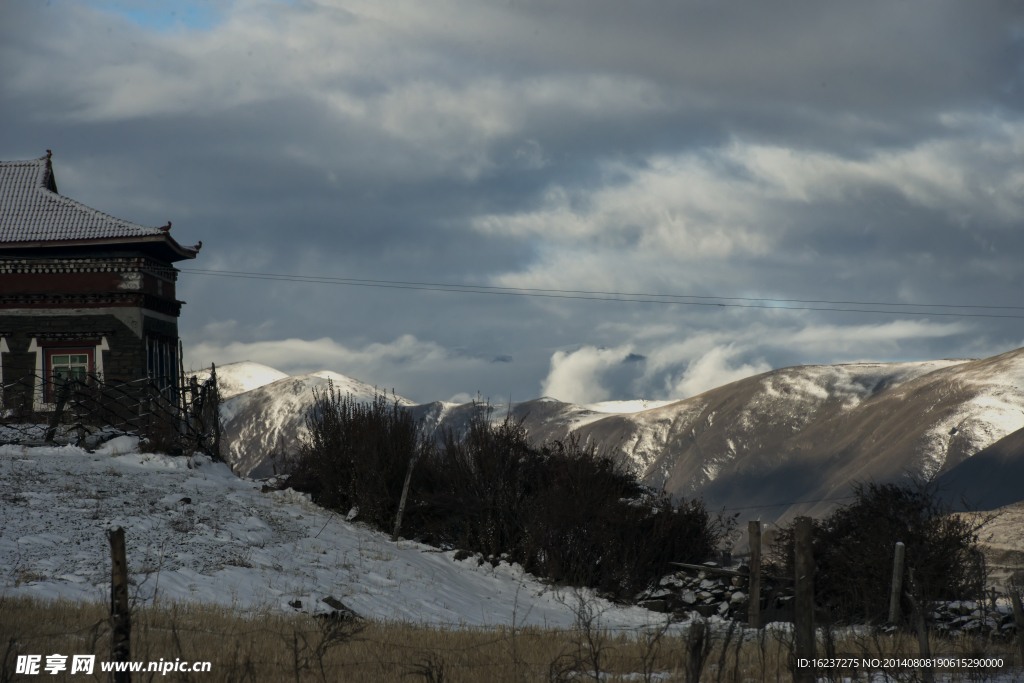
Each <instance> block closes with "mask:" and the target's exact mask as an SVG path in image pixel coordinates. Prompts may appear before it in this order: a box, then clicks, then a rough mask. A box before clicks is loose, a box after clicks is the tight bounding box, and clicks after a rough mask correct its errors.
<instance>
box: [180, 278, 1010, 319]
mask: <svg viewBox="0 0 1024 683" xmlns="http://www.w3.org/2000/svg"><path fill="white" fill-rule="evenodd" d="M181 271H182V272H184V273H192V274H195V275H211V276H216V277H230V278H239V279H246V280H271V281H275V282H309V283H315V284H335V285H343V286H350V287H375V288H382V289H408V290H417V291H432V292H453V293H460V294H489V295H499V296H525V297H539V298H546V299H582V300H589V301H624V302H632V303H648V304H662V305H665V304H671V305H677V306H708V307H720V308H761V309H768V310H783V311H838V312H842V313H883V314H889V315H932V316H943V317H953V318H1013V319H1024V315H1007V314H996V313H951V312H940V311H907V310H894V311H890V310H879V309H862V308H833V307H823V306H765V305H761V304H740V303H721V301H726V302H735V301H778V302H780V303H830V304H841V305H864V306H899V307H902V308H913V307H928V308H970V309H1007V310H1024V307H1022V306H983V305H977V304H965V305H956V304H900V303H881V302H876V303H868V302H842V301H826V300H821V301H817V300H805V299H757V298H746V297H713V296H697V295H688V294H633V293H625V292H601V291H588V290H560V289H536V288H529V287H521V288H514V287H490V286H485V285H456V284H447V283H432V282H406V281H402V280H368V279H358V278H329V277H320V276H312V275H286V274H277V273H254V272H246V271H226V270H202V269H198V268H182V269H181ZM582 295H590V296H582ZM594 295H610V296H594ZM633 297H657V298H649V299H647V298H644V299H640V298H633ZM676 299H703V301H678V300H676ZM711 299H717V300H720V301H709V300H711Z"/></svg>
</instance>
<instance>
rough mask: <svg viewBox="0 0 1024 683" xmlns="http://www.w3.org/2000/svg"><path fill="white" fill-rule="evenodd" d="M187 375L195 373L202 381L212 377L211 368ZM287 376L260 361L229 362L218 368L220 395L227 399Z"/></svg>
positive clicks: (190, 373) (189, 374) (188, 374)
mask: <svg viewBox="0 0 1024 683" xmlns="http://www.w3.org/2000/svg"><path fill="white" fill-rule="evenodd" d="M185 375H186V376H191V375H195V377H196V378H197V379H198V380H199V381H200V382H205V381H206V380H207V379H208V378H209V377H210V370H209V369H206V370H200V371H198V372H188V373H185ZM287 376H288V375H286V374H285V373H283V372H281V371H280V370H275V369H274V368H271V367H268V366H266V365H261V364H260V363H253V362H252V361H248V360H243V361H239V362H237V363H228V364H227V365H222V366H220V367H219V368H217V388H218V389H219V390H220V397H221V398H222V399H227V398H231V397H232V396H237V395H238V394H241V393H245V392H246V391H252V390H253V389H256V388H258V387H262V386H263V385H264V384H270V383H271V382H276V381H277V380H279V379H284V378H285V377H287Z"/></svg>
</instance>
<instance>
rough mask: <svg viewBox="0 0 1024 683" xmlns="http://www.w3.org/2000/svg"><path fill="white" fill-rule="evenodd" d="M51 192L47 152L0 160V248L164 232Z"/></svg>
mask: <svg viewBox="0 0 1024 683" xmlns="http://www.w3.org/2000/svg"><path fill="white" fill-rule="evenodd" d="M56 190H57V185H56V183H55V182H54V180H53V168H52V166H51V165H50V155H49V153H47V155H46V156H45V157H43V158H41V159H30V160H28V161H0V245H2V244H4V243H8V242H51V241H58V240H60V241H64V240H90V239H104V238H117V237H129V238H131V237H145V236H148V235H161V234H164V233H165V232H166V230H167V228H163V229H161V228H147V227H144V226H142V225H136V224H135V223H131V222H129V221H125V220H121V219H120V218H114V217H113V216H108V215H107V214H105V213H102V212H100V211H97V210H96V209H90V208H89V207H88V206H85V205H84V204H80V203H78V202H76V201H75V200H74V199H69V198H67V197H62V196H60V195H59V194H57V192H56ZM168 227H169V224H168Z"/></svg>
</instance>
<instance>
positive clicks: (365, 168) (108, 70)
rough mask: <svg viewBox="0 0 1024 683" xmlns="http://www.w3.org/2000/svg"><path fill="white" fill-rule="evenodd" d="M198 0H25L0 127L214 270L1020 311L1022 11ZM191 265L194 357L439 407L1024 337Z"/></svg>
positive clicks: (1002, 331) (15, 143) (86, 194)
mask: <svg viewBox="0 0 1024 683" xmlns="http://www.w3.org/2000/svg"><path fill="white" fill-rule="evenodd" d="M181 7H182V6H179V5H175V4H174V3H166V4H161V3H146V4H145V6H144V7H143V6H141V5H140V6H136V5H135V4H133V3H120V4H118V3H105V2H99V0H96V1H95V2H93V3H91V4H84V3H80V2H72V1H62V2H53V3H50V4H43V3H36V2H29V1H28V0H16V1H15V2H9V3H4V4H3V6H2V8H0V79H2V80H0V83H2V85H0V124H2V125H0V153H2V156H3V158H29V157H37V156H40V155H41V154H42V153H43V150H45V149H48V148H49V149H53V150H54V151H55V164H56V172H57V179H58V183H59V187H60V189H61V191H62V192H63V193H64V194H67V195H68V196H72V197H74V198H76V199H79V200H80V201H83V202H85V203H86V204H89V205H91V206H94V207H96V208H99V209H101V210H103V211H106V212H108V213H112V214H114V215H117V216H120V217H123V218H127V219H130V220H134V221H136V222H140V223H145V224H150V225H159V224H163V223H164V222H166V221H167V220H172V221H173V222H174V234H175V235H176V236H177V237H178V239H179V240H180V241H182V242H184V243H189V244H191V243H193V242H195V241H196V240H199V239H202V240H203V243H204V248H203V251H202V253H201V256H200V258H199V259H198V260H197V261H196V262H195V263H194V264H192V265H195V266H196V267H202V268H225V269H232V270H250V271H262V272H281V273H304V274H314V275H331V276H340V277H351V278H370V279H377V280H403V281H415V282H454V283H463V284H488V285H508V286H529V287H541V288H551V289H596V290H617V291H632V292H656V293H658V292H660V293H680V292H685V293H690V294H705V295H708V294H719V295H728V296H752V297H763V296H771V297H786V298H803V299H838V300H856V301H903V302H921V303H981V304H989V305H996V304H998V305H1016V304H1017V303H1019V302H1017V301H1016V292H1019V291H1020V287H1021V284H1022V283H1021V266H1020V263H1021V261H1022V259H1021V258H1020V256H1021V255H1022V254H1024V231H1022V230H1021V229H1020V226H1021V223H1022V220H1024V170H1022V167H1021V163H1020V159H1021V158H1024V156H1022V154H1024V120H1022V116H1021V109H1022V103H1024V102H1022V87H1024V70H1022V65H1024V39H1022V36H1024V21H1022V18H1021V14H1020V12H1019V11H1017V9H1016V7H1015V4H1014V3H1010V2H992V3H982V4H978V3H973V4H970V5H967V4H964V3H958V2H901V3H893V2H862V3H811V2H800V3H794V2H782V3H771V4H762V3H742V4H740V3H728V4H727V3H717V2H640V3H628V4H627V3H621V2H612V1H610V0H609V1H605V0H597V1H595V0H586V1H585V2H584V0H568V1H567V2H561V3H541V2H519V1H514V2H502V3H486V2H457V1H451V2H443V3H431V4H429V5H423V4H422V3H418V2H348V3H340V2H337V3H331V2H301V1H299V2H295V3H283V2H273V1H269V0H239V1H238V2H235V3H228V2H224V3H217V4H216V5H210V6H209V7H211V8H212V9H211V10H210V11H208V12H206V14H203V16H201V17H200V16H199V15H195V16H193V15H190V14H187V13H186V14H185V15H179V14H171V12H177V11H178V10H179V9H180V8H181ZM189 7H192V5H189ZM186 9H187V8H186ZM193 9H194V8H193ZM182 11H183V10H182ZM204 11H205V10H204ZM140 12H141V14H140ZM193 14H195V13H193ZM186 15H187V16H186ZM180 291H181V296H182V298H184V299H186V300H187V301H188V302H189V303H188V306H186V308H185V315H184V317H183V318H182V324H181V327H182V334H183V337H184V338H185V340H186V344H187V345H188V347H189V352H188V355H189V357H190V359H191V360H192V362H194V363H203V362H208V361H209V360H216V361H218V362H222V363H223V362H228V361H231V360H241V359H243V358H250V359H252V360H257V361H261V362H265V363H267V364H269V365H274V366H276V367H280V368H281V369H283V370H286V371H289V372H305V371H310V370H315V369H320V368H329V369H333V370H338V371H341V372H344V373H346V374H350V375H353V376H355V377H358V378H360V379H363V380H366V381H369V382H371V383H377V384H378V385H380V386H388V387H392V386H393V387H395V388H397V389H398V391H399V393H403V394H405V395H407V396H409V397H410V398H413V399H415V400H431V399H435V398H449V397H458V398H460V399H464V398H466V397H470V396H473V395H475V394H476V392H477V391H481V392H483V394H484V395H493V396H503V397H505V396H508V394H509V393H512V394H514V395H515V397H516V399H519V398H529V397H532V396H535V395H537V393H538V392H539V391H541V390H543V391H546V392H548V393H553V394H554V395H556V396H557V397H559V398H566V399H573V400H580V401H593V400H602V399H607V398H631V397H634V396H647V397H650V398H663V397H677V396H683V395H690V394H692V393H694V392H697V391H700V390H703V389H706V388H709V387H710V386H713V385H715V384H717V383H720V382H723V381H729V380H731V379H736V378H739V377H741V376H744V375H746V374H750V373H752V372H758V371H762V370H764V369H767V368H768V367H779V366H782V365H786V364H794V363H804V362H836V361H845V360H854V359H859V358H867V357H874V358H876V359H881V360H906V359H916V358H928V357H939V356H965V355H985V354H988V353H993V352H996V351H1000V350H1005V349H1006V348H1010V347H1012V346H1016V345H1019V344H1020V343H1022V339H1024V328H1022V326H1021V325H1020V324H1019V323H1020V322H1021V321H1020V320H1012V319H1003V320H999V319H993V320H985V319H952V318H943V317H940V316H934V315H933V316H931V317H930V318H928V317H926V316H925V317H922V316H919V315H914V316H897V317H895V318H894V317H893V316H880V315H871V314H838V313H831V312H825V311H818V312H811V311H802V312H778V311H761V310H736V309H726V310H723V309H702V308H687V307H677V306H657V305H651V304H624V303H611V302H605V303H599V302H571V301H559V300H551V299H548V300H544V299H526V298H522V297H497V296H495V297H490V296H483V295H470V294H465V295H458V294H449V293H440V292H422V291H411V290H406V289H377V288H367V287H342V286H333V285H331V286H328V285H313V284H306V283H289V284H285V283H270V282H266V281H260V280H240V279H224V278H214V277H205V276H201V275H192V274H183V275H182V279H181V290H180ZM513 358H514V362H508V360H507V359H513ZM633 361H636V362H633Z"/></svg>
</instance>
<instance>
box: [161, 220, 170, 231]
mask: <svg viewBox="0 0 1024 683" xmlns="http://www.w3.org/2000/svg"><path fill="white" fill-rule="evenodd" d="M160 230H163V231H164V232H170V231H171V222H170V221H167V225H165V226H163V227H162V228H160Z"/></svg>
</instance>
